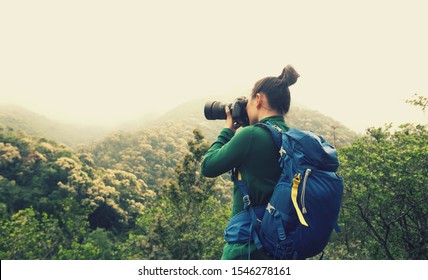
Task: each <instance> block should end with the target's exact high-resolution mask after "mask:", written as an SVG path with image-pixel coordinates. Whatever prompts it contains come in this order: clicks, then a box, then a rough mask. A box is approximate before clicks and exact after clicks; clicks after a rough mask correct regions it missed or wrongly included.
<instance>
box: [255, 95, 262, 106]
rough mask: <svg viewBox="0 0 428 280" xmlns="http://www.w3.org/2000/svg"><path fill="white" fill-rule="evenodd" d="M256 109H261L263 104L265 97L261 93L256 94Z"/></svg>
mask: <svg viewBox="0 0 428 280" xmlns="http://www.w3.org/2000/svg"><path fill="white" fill-rule="evenodd" d="M255 97H256V100H255V101H256V108H257V109H260V108H261V107H262V104H263V96H262V95H261V94H260V93H256V96H255Z"/></svg>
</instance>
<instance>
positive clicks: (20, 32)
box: [0, 0, 428, 132]
mask: <svg viewBox="0 0 428 280" xmlns="http://www.w3.org/2000/svg"><path fill="white" fill-rule="evenodd" d="M301 2H302V3H301ZM303 2H304V3H303ZM343 2H344V1H311V2H310V3H308V2H306V1H299V3H297V1H188V0H183V1H94V0H85V1H45V0H41V1H29V0H28V1H2V2H1V4H0V103H1V104H16V105H20V106H22V107H24V108H27V109H29V110H32V111H34V112H36V113H39V114H42V115H44V116H47V117H49V118H52V119H55V120H60V121H64V122H68V123H80V124H81V123H84V124H116V123H120V122H123V121H127V120H132V119H135V118H141V117H142V116H144V115H146V116H147V115H151V114H153V115H159V114H162V113H165V112H167V111H168V110H170V109H172V108H174V107H176V106H178V105H180V104H182V103H185V102H187V101H190V100H192V99H195V98H207V99H208V98H212V96H216V95H224V94H226V93H227V94H229V93H230V94H233V93H234V92H236V94H237V95H238V94H242V93H245V94H247V93H249V91H250V90H251V88H252V86H253V84H254V83H255V82H256V81H257V80H258V79H260V78H263V77H265V76H277V75H279V74H280V73H281V71H282V68H283V67H284V66H285V65H287V64H292V65H293V66H294V67H295V69H296V70H297V71H298V72H299V73H300V75H301V77H300V78H299V80H298V81H297V83H296V84H295V85H294V86H293V87H292V88H291V92H292V98H293V101H295V102H296V103H300V104H304V105H305V106H306V107H309V108H311V109H314V110H317V111H320V112H322V113H324V114H326V115H328V116H331V117H333V118H335V119H337V120H339V121H340V122H342V123H343V124H344V125H346V126H348V127H350V128H351V129H353V130H355V131H357V132H363V131H364V129H365V128H367V127H370V126H381V125H383V124H384V123H389V122H393V123H394V124H400V123H404V122H419V123H420V122H425V123H426V121H427V116H426V115H424V114H423V113H422V111H421V110H420V109H416V108H414V107H412V106H410V105H408V104H406V103H405V100H406V99H408V98H411V97H412V95H413V94H414V93H418V94H421V95H424V96H427V95H428V79H427V78H426V73H428V71H427V70H428V69H427V68H428V54H427V51H426V50H427V49H428V40H427V39H426V26H428V18H427V17H426V15H425V11H426V10H427V5H428V4H425V3H424V2H423V1H412V0H410V1H397V2H399V3H391V2H392V1H354V2H353V3H352V4H349V3H346V4H345V3H343ZM201 112H202V110H201Z"/></svg>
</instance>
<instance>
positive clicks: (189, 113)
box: [149, 98, 358, 147]
mask: <svg viewBox="0 0 428 280" xmlns="http://www.w3.org/2000/svg"><path fill="white" fill-rule="evenodd" d="M216 100H222V99H216ZM228 100H232V98H230V99H228ZM206 101H207V100H205V99H199V100H194V101H191V102H188V103H185V104H183V105H180V106H178V107H177V108H175V109H173V110H171V111H169V112H168V113H167V114H165V115H164V116H162V117H160V118H159V119H158V120H156V121H155V122H153V123H151V125H149V126H162V125H165V123H175V124H177V127H180V129H183V128H186V129H193V128H195V127H196V128H199V129H201V131H202V132H203V134H204V135H205V136H206V138H207V139H208V140H209V141H214V140H215V138H216V137H217V135H218V132H219V131H220V130H221V128H222V127H223V125H224V121H223V120H215V121H212V120H206V119H205V117H204V105H205V102H206ZM286 122H287V123H288V124H289V125H290V126H292V127H297V128H300V129H303V130H312V131H314V132H316V133H318V134H320V135H322V136H324V137H325V138H326V139H327V140H328V141H329V142H330V143H332V144H334V143H335V144H336V146H338V147H343V146H349V145H351V144H352V141H353V140H354V139H356V138H357V137H358V135H357V134H356V133H355V132H353V131H352V130H350V129H349V128H347V127H345V126H344V125H342V124H341V123H340V122H339V121H337V120H334V119H333V118H331V117H328V116H325V115H323V114H321V113H319V112H317V111H315V110H310V109H307V108H304V107H301V106H299V105H294V106H293V105H292V106H291V109H290V112H289V113H288V114H287V116H286ZM178 123H180V125H178Z"/></svg>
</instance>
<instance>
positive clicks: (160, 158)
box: [0, 96, 428, 259]
mask: <svg viewBox="0 0 428 280" xmlns="http://www.w3.org/2000/svg"><path fill="white" fill-rule="evenodd" d="M408 102H409V103H410V104H413V105H415V106H419V107H421V108H422V109H423V110H425V108H426V99H424V98H423V97H419V96H416V97H415V99H413V101H408ZM189 106H190V105H189ZM201 108H202V107H201ZM199 109H200V108H199ZM177 110H178V111H177V112H175V113H174V112H172V113H171V114H170V115H166V116H164V118H163V119H162V120H159V121H158V122H154V123H153V125H152V126H147V127H145V128H141V129H140V130H138V131H135V132H125V131H122V132H115V133H112V134H110V135H109V136H107V137H105V138H104V139H103V140H101V141H97V142H93V143H92V144H91V145H87V146H78V147H77V146H75V145H73V146H74V149H72V148H69V146H66V145H63V144H60V143H58V142H56V141H53V140H51V139H50V138H49V137H48V138H46V137H41V136H34V135H30V134H29V133H26V132H23V131H22V130H21V129H19V127H18V128H17V127H13V126H12V127H13V128H11V123H7V125H3V126H2V125H0V257H1V259H218V258H219V257H220V255H221V250H222V248H223V245H224V241H223V229H224V227H225V226H226V223H227V220H228V218H229V215H230V206H231V205H230V201H231V182H229V180H228V179H227V177H220V178H217V179H208V178H205V177H203V176H202V175H201V174H200V173H199V164H200V162H201V159H202V156H203V154H204V153H205V151H206V150H207V149H208V147H209V143H210V142H211V141H212V140H213V138H214V137H215V136H216V134H217V133H218V131H219V129H220V128H221V126H220V124H219V122H214V121H211V122H207V121H205V120H202V119H201V116H199V117H198V116H197V113H195V112H194V111H192V110H188V109H183V108H181V109H180V108H178V109H177ZM180 110H181V111H180ZM180 112H181V113H182V114H183V116H182V117H180ZM305 112H306V113H309V114H312V115H314V114H315V115H316V114H317V113H316V112H308V111H307V110H306V111H305V110H303V109H295V110H294V112H293V117H291V116H290V119H289V120H290V123H291V124H292V125H293V126H297V127H300V128H303V129H308V128H310V127H311V126H312V127H317V128H318V129H317V130H316V132H319V133H321V134H323V135H326V138H328V139H329V141H331V142H333V141H334V142H335V143H336V145H337V146H338V147H339V156H340V161H341V168H340V170H339V174H340V175H341V176H342V177H344V180H345V194H344V199H343V205H342V209H341V215H340V219H339V225H340V226H341V228H342V233H341V234H335V233H334V234H333V235H332V240H331V243H330V244H329V245H328V246H327V248H326V252H325V256H324V258H327V259H428V245H427V244H428V243H427V239H428V225H427V218H428V205H427V203H426V202H427V201H428V194H427V186H428V179H427V177H426V174H427V171H428V156H427V155H428V131H427V127H426V126H424V125H411V124H406V125H402V126H401V127H400V128H399V129H397V130H396V131H392V129H391V127H389V126H386V127H384V128H370V129H368V130H367V134H366V135H365V136H360V137H357V136H356V135H355V134H352V133H350V132H349V131H348V130H347V129H346V128H343V127H341V128H340V129H337V130H336V128H337V127H338V126H340V124H338V123H337V122H335V121H333V120H328V119H322V120H321V121H320V118H319V117H317V118H315V119H316V120H311V118H310V117H308V115H306V113H305ZM185 115H187V117H186V118H185ZM174 116H175V117H174ZM172 120H174V121H172ZM3 123H4V122H3ZM12 124H13V123H12ZM20 127H21V128H22V126H20ZM195 127H197V129H194V128H195ZM34 129H35V130H37V128H34ZM204 135H207V136H206V137H207V138H208V140H206V139H205V137H204ZM226 176H227V175H226Z"/></svg>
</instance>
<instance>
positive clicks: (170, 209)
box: [122, 130, 230, 259]
mask: <svg viewBox="0 0 428 280" xmlns="http://www.w3.org/2000/svg"><path fill="white" fill-rule="evenodd" d="M193 134H194V138H193V140H191V141H189V142H188V148H189V152H188V153H187V154H186V155H185V156H184V158H183V161H182V162H181V163H180V164H178V165H177V167H176V168H175V178H173V179H170V180H168V181H167V183H166V184H165V185H164V187H163V189H162V191H161V192H160V194H159V200H158V201H156V202H155V203H153V204H152V206H151V207H148V208H147V209H146V210H145V211H144V213H143V214H142V215H141V217H140V218H139V219H138V222H137V232H134V233H132V234H131V235H130V237H129V239H128V240H127V242H126V243H125V245H124V246H122V254H123V255H124V256H126V257H127V258H150V259H215V258H219V257H220V254H221V250H222V245H223V229H224V227H225V225H226V223H227V219H228V216H229V214H230V212H229V210H228V207H226V206H225V205H222V204H221V203H220V200H219V198H218V195H217V193H216V188H215V185H216V180H215V179H208V178H205V177H204V176H202V174H200V172H199V169H200V163H201V161H202V157H203V155H204V154H205V152H206V151H207V149H208V144H207V142H206V141H205V140H204V137H203V135H202V134H201V132H200V131H199V130H194V131H193ZM138 231H139V232H140V234H138Z"/></svg>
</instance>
